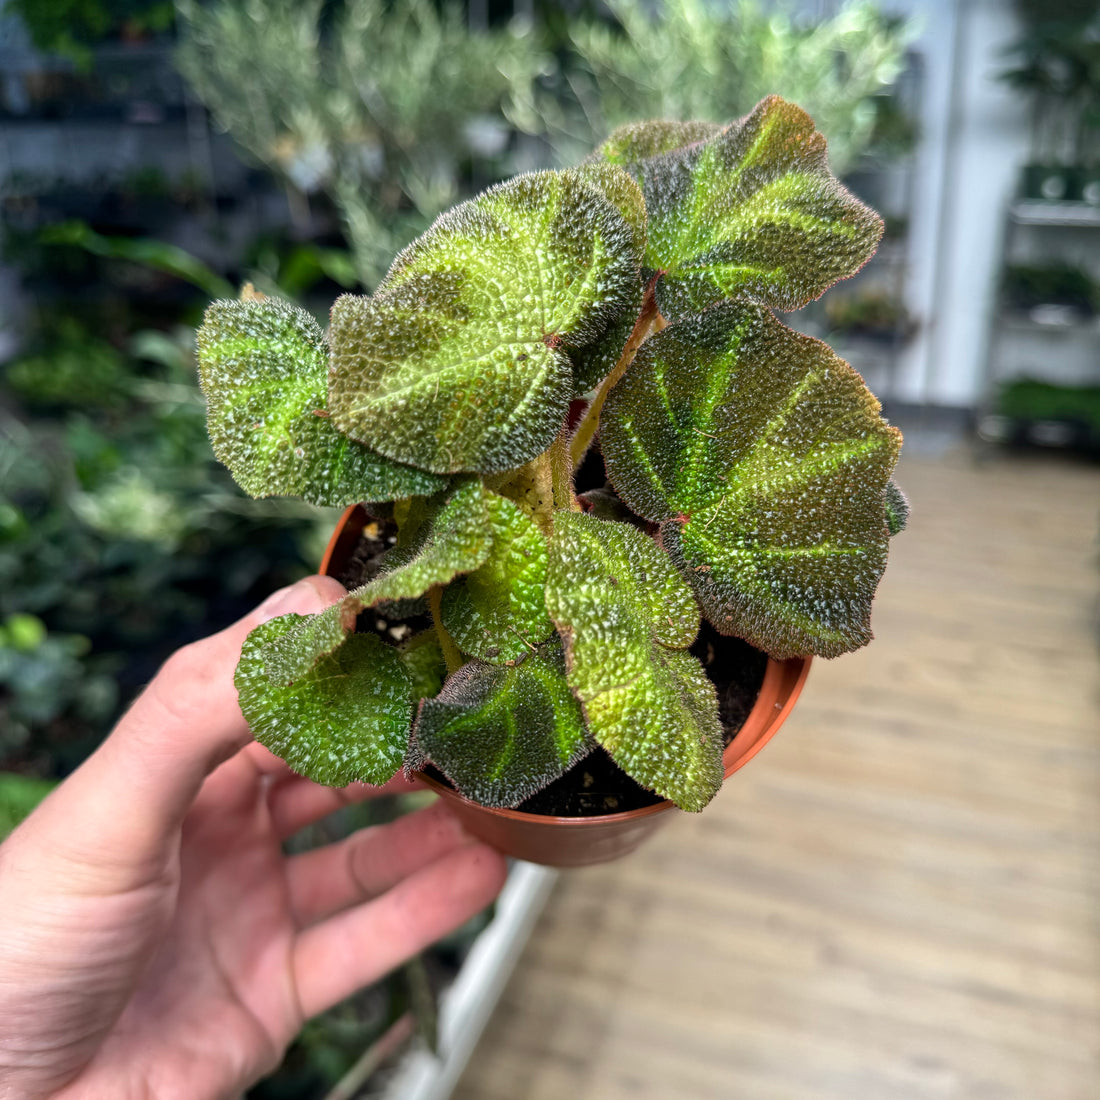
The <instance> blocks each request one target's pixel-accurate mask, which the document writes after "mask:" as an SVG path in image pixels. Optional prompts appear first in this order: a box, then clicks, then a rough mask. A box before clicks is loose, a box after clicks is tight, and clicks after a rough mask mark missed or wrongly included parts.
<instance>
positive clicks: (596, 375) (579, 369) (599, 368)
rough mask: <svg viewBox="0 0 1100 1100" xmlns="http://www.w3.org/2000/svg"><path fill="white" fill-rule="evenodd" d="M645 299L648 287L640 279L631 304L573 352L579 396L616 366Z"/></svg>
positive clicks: (600, 380)
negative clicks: (584, 346)
mask: <svg viewBox="0 0 1100 1100" xmlns="http://www.w3.org/2000/svg"><path fill="white" fill-rule="evenodd" d="M644 299H645V289H644V287H643V286H642V284H641V282H639V283H638V287H637V291H636V293H635V295H634V299H633V301H632V302H631V304H630V308H629V309H627V310H626V311H625V312H624V313H623V314H622V315H621V316H620V317H619V319H618V320H617V321H616V322H615V323H614V324H613V325H612V326H611V327H610V328H609V329H608V330H607V332H605V333H604V334H603V336H601V337H600V338H599V339H598V340H597V341H596V342H595V343H594V344H589V345H588V347H586V348H581V350H580V351H578V352H576V353H575V354H574V355H573V380H574V382H573V384H574V387H575V390H576V394H577V396H578V397H580V396H583V395H584V394H586V393H589V392H591V391H592V390H594V389H595V388H596V387H597V386H598V385H599V384H600V382H602V381H603V379H604V378H606V377H607V375H609V374H610V373H611V372H612V370H614V368H615V364H616V363H618V361H619V359H620V358H621V356H622V354H623V348H625V347H626V342H627V341H628V340H629V339H630V334H631V333H632V332H633V331H634V326H635V324H636V323H637V320H638V314H639V313H640V312H641V309H642V304H643V301H644Z"/></svg>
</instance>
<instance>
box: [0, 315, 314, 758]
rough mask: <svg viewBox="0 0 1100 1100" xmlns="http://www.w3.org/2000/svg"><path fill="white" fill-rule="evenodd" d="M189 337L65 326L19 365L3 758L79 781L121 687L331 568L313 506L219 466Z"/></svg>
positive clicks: (3, 585) (10, 461)
mask: <svg viewBox="0 0 1100 1100" xmlns="http://www.w3.org/2000/svg"><path fill="white" fill-rule="evenodd" d="M190 343H191V338H190V333H189V332H186V331H185V330H184V331H181V332H180V333H177V334H176V335H170V334H166V333H162V332H156V331H146V332H141V333H137V334H136V335H135V336H134V337H133V339H132V340H131V342H130V344H129V347H128V348H126V349H125V350H122V349H119V348H117V347H115V346H114V345H113V344H111V343H109V342H107V341H105V340H103V339H102V338H99V337H96V336H95V335H94V334H92V333H90V332H88V331H87V330H86V329H85V328H84V327H83V326H81V325H80V324H79V323H77V322H76V321H62V322H61V323H59V324H58V325H57V326H56V328H55V330H54V331H53V332H51V333H49V334H48V337H47V336H46V334H44V336H43V341H42V344H41V345H40V347H38V348H34V349H32V350H30V351H29V352H28V353H27V354H25V355H24V356H21V357H20V358H19V359H17V360H15V361H14V362H12V363H10V364H9V365H8V367H7V368H6V371H5V373H4V389H5V390H6V392H7V400H8V402H9V403H11V402H13V401H14V402H18V405H17V408H18V409H19V410H20V412H21V415H20V416H19V417H18V418H17V417H15V416H12V415H11V414H10V413H5V415H4V416H3V419H2V420H0V482H2V484H3V491H2V495H0V547H2V551H3V552H2V554H0V623H2V624H4V629H3V630H2V631H0V685H2V686H3V688H4V689H5V690H3V691H2V692H0V729H3V731H4V733H3V735H2V740H0V766H8V767H11V766H12V765H16V764H17V765H19V766H21V767H24V768H26V769H30V770H38V771H42V772H44V773H46V774H63V773H64V772H66V771H68V770H69V769H70V768H72V767H73V766H75V765H76V764H77V763H79V761H80V760H81V759H82V758H83V756H84V755H85V754H86V753H87V751H88V749H89V748H90V747H92V746H93V745H94V744H95V742H96V741H97V740H98V738H99V737H100V736H101V735H102V733H103V732H104V730H105V728H106V726H107V725H108V724H109V722H110V720H111V719H112V718H113V716H114V714H115V712H116V710H117V705H118V702H119V695H118V691H119V686H121V691H122V693H123V696H125V695H126V694H128V693H130V692H132V691H133V690H134V689H135V688H136V687H137V686H139V685H140V684H141V683H142V682H143V681H144V680H145V679H147V678H148V677H149V676H150V675H151V674H152V672H153V671H155V669H156V667H157V665H158V663H159V662H160V661H161V660H163V658H164V657H165V656H167V654H168V653H169V652H170V651H171V650H172V649H173V648H174V647H176V646H178V645H180V644H181V643H182V642H184V641H186V640H189V639H190V638H191V637H194V636H196V635H197V634H199V633H201V632H203V631H204V629H206V624H207V623H208V622H209V621H210V620H211V619H213V620H216V621H226V620H227V619H228V618H230V617H233V616H235V615H236V614H239V613H243V611H244V610H246V609H247V607H248V606H250V605H251V604H252V603H253V602H254V601H256V600H258V599H259V598H261V597H262V596H263V595H265V594H266V593H267V592H269V591H270V590H271V588H272V587H274V586H277V585H278V584H281V583H286V582H288V581H289V580H291V579H293V578H294V577H295V576H298V575H301V574H302V573H304V572H305V571H306V570H307V567H308V565H307V563H309V562H311V560H314V559H315V554H316V537H315V535H314V533H315V532H317V531H318V521H317V515H316V512H315V510H313V509H309V508H307V507H306V506H304V505H301V504H293V503H288V502H255V501H250V500H247V499H245V498H242V497H241V495H240V493H239V492H237V490H236V489H235V488H234V486H233V485H232V483H231V482H230V480H229V479H228V477H227V476H226V475H225V473H224V471H223V470H222V469H221V468H220V467H219V466H218V465H217V463H216V462H215V461H214V459H213V456H212V455H211V453H210V448H209V444H208V443H207V441H206V434H205V428H204V422H203V417H204V410H203V404H202V401H201V398H200V397H199V396H198V395H197V394H196V392H195V387H194V365H193V360H192V352H191V349H190ZM322 526H323V523H322ZM32 624H37V625H36V626H32ZM16 626H17V627H18V629H15V627H16ZM32 735H33V736H32Z"/></svg>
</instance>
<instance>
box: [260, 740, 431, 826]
mask: <svg viewBox="0 0 1100 1100" xmlns="http://www.w3.org/2000/svg"><path fill="white" fill-rule="evenodd" d="M276 759H277V758H276ZM423 789H424V785H423V784H422V783H417V782H410V781H409V780H407V779H406V778H405V777H404V775H402V773H401V772H398V773H397V775H395V776H394V777H393V778H392V779H391V780H390V781H389V782H388V783H384V784H383V785H382V786H381V787H372V786H371V785H370V784H369V783H349V784H348V785H347V786H346V787H322V786H321V785H320V784H319V783H314V782H313V780H311V779H304V778H303V777H302V776H300V775H293V774H291V775H289V776H288V777H287V778H286V779H283V780H280V781H279V782H277V783H275V784H274V786H272V788H271V791H270V793H269V794H268V796H267V805H268V811H269V812H270V814H271V820H272V823H273V825H274V827H275V832H276V834H277V835H278V836H279V839H280V840H286V838H287V837H290V836H293V835H294V834H295V833H296V832H298V830H299V829H304V828H305V827H306V826H307V825H312V824H313V823H314V822H315V821H320V820H321V818H323V817H328V815H329V814H331V813H335V812H336V811H337V810H340V809H342V808H343V807H344V806H354V805H357V804H358V803H360V802H364V801H365V800H366V799H368V798H377V797H378V796H379V795H383V794H411V793H412V792H413V791H419V790H423Z"/></svg>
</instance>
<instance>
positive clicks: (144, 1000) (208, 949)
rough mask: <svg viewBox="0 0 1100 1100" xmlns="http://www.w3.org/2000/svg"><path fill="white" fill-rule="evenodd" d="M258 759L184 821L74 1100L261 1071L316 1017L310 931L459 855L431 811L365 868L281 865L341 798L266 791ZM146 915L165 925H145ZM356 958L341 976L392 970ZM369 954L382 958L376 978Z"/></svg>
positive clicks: (233, 769)
mask: <svg viewBox="0 0 1100 1100" xmlns="http://www.w3.org/2000/svg"><path fill="white" fill-rule="evenodd" d="M263 757H266V754H265V753H263V750H261V749H259V748H258V747H257V746H253V747H251V748H250V749H249V750H246V751H244V752H242V753H239V754H238V755H237V756H236V757H234V758H233V759H232V760H231V761H229V762H228V763H227V764H225V765H223V766H222V768H220V769H219V770H218V771H217V772H215V773H214V775H212V776H211V777H210V778H209V779H208V780H207V781H206V784H205V785H204V787H203V790H202V792H201V794H200V795H199V798H198V799H197V801H196V802H195V805H194V807H193V808H192V810H191V812H190V814H189V815H188V817H187V820H186V821H185V823H184V827H183V834H182V841H181V844H180V849H179V852H178V858H176V859H174V860H173V861H172V866H171V868H170V871H169V874H168V875H166V876H165V877H164V879H163V881H162V883H161V884H160V885H159V889H158V890H157V891H155V892H153V893H152V894H151V895H150V896H149V898H148V903H147V907H146V910H145V914H144V915H143V919H141V920H139V921H137V922H135V932H136V933H137V934H138V935H139V936H145V937H147V938H148V941H149V942H150V944H151V945H155V950H156V953H155V956H154V958H153V961H152V963H151V965H150V966H149V968H148V969H147V970H146V971H145V973H144V974H143V975H142V978H141V981H140V983H139V985H138V986H137V988H136V990H135V991H134V994H133V996H132V998H131V999H130V1001H129V1003H128V1004H127V1006H126V1008H125V1010H124V1011H123V1013H122V1016H121V1017H120V1019H119V1020H118V1022H117V1024H116V1025H115V1027H114V1029H113V1030H112V1031H111V1032H110V1033H109V1034H108V1035H107V1037H106V1039H105V1041H104V1042H103V1045H102V1046H101V1047H100V1049H99V1051H98V1053H97V1054H96V1056H95V1058H94V1059H93V1061H92V1062H91V1064H90V1065H89V1066H88V1067H87V1068H86V1069H85V1071H84V1073H82V1074H81V1075H80V1077H79V1078H78V1080H77V1081H76V1082H75V1083H74V1086H73V1089H74V1097H75V1096H85V1095H87V1096H99V1095H106V1092H105V1091H99V1090H100V1088H101V1086H100V1082H103V1083H104V1084H103V1087H104V1088H105V1087H106V1084H107V1083H110V1084H111V1087H112V1088H114V1089H115V1091H114V1092H112V1093H111V1095H112V1096H113V1097H115V1096H117V1097H118V1098H119V1100H126V1098H125V1096H124V1095H123V1094H121V1093H119V1092H118V1090H117V1082H118V1080H119V1079H120V1074H124V1075H126V1077H129V1078H132V1079H134V1081H135V1086H136V1087H135V1090H134V1092H135V1095H140V1096H145V1095H147V1094H148V1093H147V1091H146V1090H150V1091H151V1092H152V1094H153V1095H158V1096H160V1095H162V1091H161V1087H160V1083H161V1082H164V1083H168V1082H179V1081H186V1082H187V1091H186V1093H184V1095H188V1096H218V1095H222V1093H223V1092H224V1091H225V1089H226V1088H227V1087H230V1088H231V1087H233V1085H234V1083H236V1082H240V1081H251V1080H255V1079H256V1078H258V1077H259V1076H261V1075H262V1074H264V1073H267V1072H270V1071H271V1070H272V1069H274V1068H275V1067H276V1066H277V1065H278V1063H279V1061H280V1059H281V1057H282V1054H283V1051H284V1049H285V1047H286V1046H287V1044H288V1043H289V1042H290V1040H291V1039H292V1038H293V1037H294V1036H295V1035H296V1034H297V1032H298V1030H299V1028H300V1027H301V1025H302V1022H303V1020H304V1019H305V1017H306V1016H307V1015H310V1014H312V1012H315V1011H317V1008H318V996H319V995H318V991H317V986H318V980H320V983H321V986H322V987H324V988H325V989H326V990H327V988H328V987H329V986H330V985H331V984H332V978H333V975H332V974H331V973H329V974H327V975H317V974H312V973H304V972H303V969H302V967H303V959H302V953H303V949H305V955H306V958H307V959H308V958H311V957H317V956H318V948H320V952H319V954H320V958H322V959H323V958H324V956H325V955H326V954H328V953H329V952H328V950H327V947H326V945H324V944H319V943H318V942H316V941H317V936H316V934H314V936H313V940H311V939H310V932H309V931H308V930H309V929H311V928H312V929H320V928H322V924H319V923H318V922H324V920H325V918H326V917H329V916H330V915H331V914H332V913H334V912H338V911H340V910H343V909H345V908H346V907H347V906H348V905H351V904H354V903H355V902H357V901H364V900H366V899H367V898H369V897H372V896H374V895H375V894H377V893H382V892H383V891H384V890H385V889H386V888H387V887H389V886H391V885H394V883H395V881H400V879H402V878H404V876H405V874H408V873H409V872H415V871H416V870H418V869H419V868H421V867H424V866H425V865H428V864H430V863H432V862H433V860H435V859H437V858H438V857H442V856H444V855H446V853H447V852H448V851H450V850H451V849H453V848H454V847H456V846H457V845H460V844H461V843H462V840H463V838H462V837H461V834H460V833H459V832H458V831H457V828H456V827H455V825H454V823H453V821H452V819H450V818H449V816H447V815H445V814H444V813H443V812H441V808H437V807H433V808H432V809H430V810H427V811H421V812H419V813H417V814H414V815H412V816H411V817H409V818H405V819H402V820H400V821H398V822H396V823H394V825H392V826H388V827H387V828H386V829H385V830H379V832H378V839H379V840H380V839H381V838H382V835H383V834H384V833H388V836H387V837H386V839H388V840H389V841H390V842H391V844H390V845H389V846H388V849H387V850H386V851H382V850H380V845H379V844H377V843H374V844H370V845H366V844H361V845H360V852H362V853H363V854H364V855H366V856H368V857H370V858H366V859H364V858H362V857H361V858H359V859H358V860H355V859H353V858H349V855H348V852H347V851H346V850H345V851H343V852H342V851H341V846H340V845H333V846H331V847H330V848H328V849H320V850H318V851H315V852H313V853H309V854H308V855H304V856H299V857H296V858H291V859H289V860H288V859H287V858H286V857H284V854H283V847H282V842H283V840H284V839H285V837H286V836H287V835H288V833H290V832H293V831H295V829H296V828H297V827H300V826H301V825H303V824H306V823H307V822H308V820H312V819H314V818H315V817H317V816H320V815H319V814H318V813H317V812H316V808H322V809H333V808H335V807H336V805H338V803H339V799H340V798H341V795H340V793H339V792H336V791H331V790H328V789H326V788H320V787H315V786H314V785H313V784H310V783H308V782H307V781H305V780H298V779H295V778H289V779H287V778H284V779H281V780H279V779H276V781H275V782H274V783H272V782H271V779H272V778H273V777H271V776H265V774H264V772H263V771H262V770H260V769H258V768H257V766H256V762H257V761H258V760H262V758H263ZM361 835H362V836H363V837H364V838H369V837H370V835H371V834H370V832H368V833H365V834H361ZM347 843H348V842H345V846H346V845H347ZM395 845H396V848H395ZM350 851H351V852H354V851H355V849H354V848H352V849H350ZM356 863H358V864H360V865H361V866H360V867H359V869H358V870H357V868H356ZM326 872H330V873H326ZM475 877H476V879H477V881H478V882H479V883H482V884H484V882H485V881H486V880H485V875H484V874H481V875H475ZM491 877H493V876H490V878H491ZM468 885H469V883H467V886H468ZM478 888H479V889H482V890H483V889H484V885H481V886H480V887H475V889H478ZM378 904H381V903H378ZM157 910H160V911H163V912H164V913H165V914H166V917H165V919H164V920H161V921H156V920H154V921H151V922H150V921H148V920H147V918H148V914H149V913H150V912H156V911H157ZM173 910H174V911H173ZM432 915H433V914H432V913H431V912H429V911H425V910H421V916H425V917H431V916H432ZM436 916H437V917H439V918H442V919H444V920H445V921H446V920H447V918H448V916H458V919H461V915H459V914H443V913H438V914H436ZM450 923H454V920H453V919H451V920H450ZM435 934H438V933H435ZM431 938H434V935H433V936H432V937H431ZM130 943H131V944H134V940H133V939H131V940H130ZM135 946H136V944H135ZM360 946H361V952H362V956H361V958H360V959H359V960H358V961H357V962H352V964H351V965H352V966H353V967H354V966H356V965H360V966H362V965H363V964H364V963H365V964H366V965H367V967H368V969H369V976H370V977H375V976H378V975H379V974H381V973H384V972H385V970H387V969H388V968H389V965H392V961H396V960H395V959H394V960H392V961H391V955H392V948H391V945H390V944H389V943H383V944H371V943H370V942H369V941H368V942H363V943H362V944H361V945H360ZM310 948H312V950H310ZM372 949H373V950H372ZM372 954H373V955H377V956H380V957H379V958H378V959H377V965H374V966H371V961H372V960H371V955H372ZM336 979H337V983H338V984H339V985H343V986H345V987H346V988H339V989H338V990H337V992H336V995H335V996H333V995H332V993H331V992H322V993H321V994H320V997H321V998H322V999H323V1000H327V1001H332V1000H335V999H338V997H339V996H340V995H341V994H346V993H350V992H352V990H353V989H354V988H355V987H356V986H357V985H359V984H362V983H361V982H360V981H355V982H354V983H351V984H348V983H347V979H346V977H345V976H344V975H342V974H339V973H338V974H337V975H336ZM163 1095H165V1096H166V1097H170V1096H172V1095H173V1094H172V1093H171V1092H170V1091H168V1090H167V1089H165V1090H164V1091H163Z"/></svg>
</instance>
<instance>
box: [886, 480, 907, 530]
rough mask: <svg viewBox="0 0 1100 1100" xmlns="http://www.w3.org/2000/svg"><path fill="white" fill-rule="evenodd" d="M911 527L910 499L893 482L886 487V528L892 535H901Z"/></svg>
mask: <svg viewBox="0 0 1100 1100" xmlns="http://www.w3.org/2000/svg"><path fill="white" fill-rule="evenodd" d="M908 525H909V498H908V497H907V496H906V495H905V494H904V493H903V492H902V491H901V489H899V488H898V486H897V483H896V482H893V481H891V482H890V483H889V484H888V485H887V486H886V526H887V527H888V528H889V530H890V534H891V535H900V534H901V532H902V531H904V530H905V528H906V527H907V526H908Z"/></svg>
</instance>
